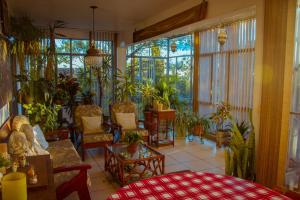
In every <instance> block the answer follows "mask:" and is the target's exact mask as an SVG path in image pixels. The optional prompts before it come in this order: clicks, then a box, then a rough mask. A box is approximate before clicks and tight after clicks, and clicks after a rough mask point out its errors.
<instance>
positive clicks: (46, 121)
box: [23, 103, 61, 133]
mask: <svg viewBox="0 0 300 200" xmlns="http://www.w3.org/2000/svg"><path fill="white" fill-rule="evenodd" d="M23 107H24V108H25V110H26V114H27V115H28V116H29V120H30V123H31V124H39V125H40V126H41V128H42V130H43V131H44V132H45V133H46V132H47V131H53V130H55V129H57V128H58V127H59V124H58V111H59V110H60V109H61V106H60V105H45V104H41V103H35V104H24V105H23Z"/></svg>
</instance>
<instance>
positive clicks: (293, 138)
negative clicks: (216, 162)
mask: <svg viewBox="0 0 300 200" xmlns="http://www.w3.org/2000/svg"><path fill="white" fill-rule="evenodd" d="M299 3H300V2H299V1H298V6H297V10H296V24H295V50H294V65H293V66H292V68H293V86H292V88H293V89H292V105H291V112H290V129H289V151H288V159H289V161H288V166H287V171H286V180H285V182H286V185H287V186H288V187H289V188H290V189H291V190H293V189H297V190H299V188H300V186H299V184H298V183H299V173H298V172H299V170H300V36H299V34H300V5H299Z"/></svg>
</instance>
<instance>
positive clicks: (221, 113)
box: [211, 102, 231, 130]
mask: <svg viewBox="0 0 300 200" xmlns="http://www.w3.org/2000/svg"><path fill="white" fill-rule="evenodd" d="M230 109H231V108H230V105H228V104H226V103H224V102H221V103H220V104H218V106H217V111H216V112H215V113H213V114H212V116H211V120H212V121H213V122H215V123H216V125H217V129H218V130H224V122H225V121H226V120H227V119H229V117H230Z"/></svg>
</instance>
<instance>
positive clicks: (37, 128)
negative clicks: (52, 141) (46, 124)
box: [33, 125, 49, 149]
mask: <svg viewBox="0 0 300 200" xmlns="http://www.w3.org/2000/svg"><path fill="white" fill-rule="evenodd" d="M33 133H34V137H35V138H36V140H37V141H38V143H39V144H40V145H41V147H42V148H43V149H47V148H48V146H49V144H48V142H47V141H46V139H45V136H44V133H43V131H42V129H41V128H40V126H39V125H35V126H34V127H33Z"/></svg>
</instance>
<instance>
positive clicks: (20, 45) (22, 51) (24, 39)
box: [11, 16, 44, 74]
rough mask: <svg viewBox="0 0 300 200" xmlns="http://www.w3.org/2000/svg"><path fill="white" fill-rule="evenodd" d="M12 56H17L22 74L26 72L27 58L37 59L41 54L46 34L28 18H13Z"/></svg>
mask: <svg viewBox="0 0 300 200" xmlns="http://www.w3.org/2000/svg"><path fill="white" fill-rule="evenodd" d="M11 36H12V37H13V38H14V41H13V43H12V54H14V55H16V57H17V59H18V63H19V67H20V72H21V74H23V73H24V71H25V57H26V55H30V56H32V57H36V56H38V55H39V54H40V53H41V48H40V39H41V38H42V37H43V36H44V32H43V31H42V30H40V29H39V28H37V27H35V26H34V25H33V23H32V20H31V19H30V18H28V17H26V16H24V17H20V18H14V17H12V18H11Z"/></svg>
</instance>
